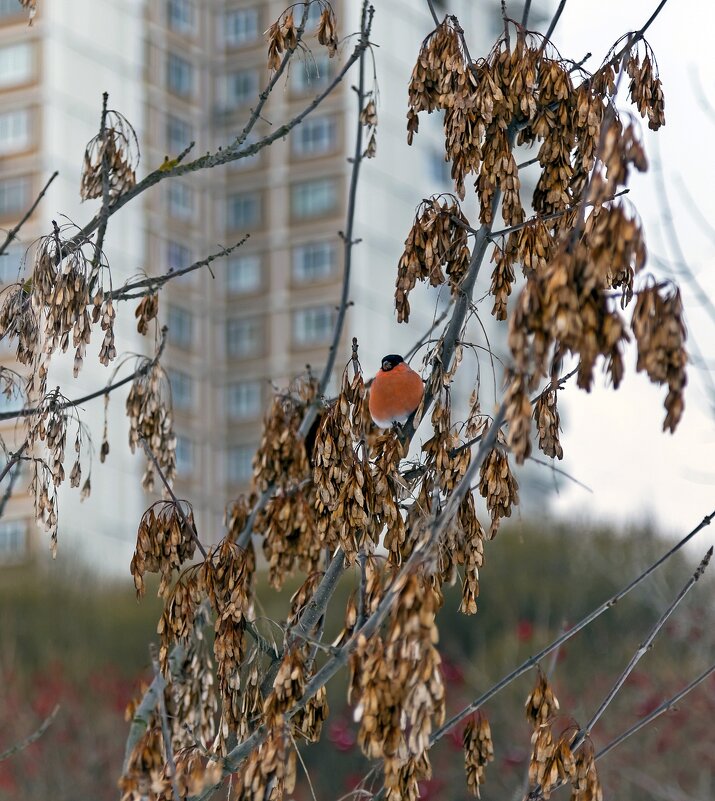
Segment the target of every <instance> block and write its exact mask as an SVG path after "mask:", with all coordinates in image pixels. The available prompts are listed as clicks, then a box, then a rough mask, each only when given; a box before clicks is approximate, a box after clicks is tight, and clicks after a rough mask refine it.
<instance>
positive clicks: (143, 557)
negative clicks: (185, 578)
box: [129, 501, 196, 603]
mask: <svg viewBox="0 0 715 801" xmlns="http://www.w3.org/2000/svg"><path fill="white" fill-rule="evenodd" d="M184 503H186V502H184ZM187 506H188V511H187V512H186V513H185V515H184V514H182V513H181V512H180V510H179V509H178V508H177V506H176V504H175V503H174V502H173V501H157V502H156V503H153V504H152V505H151V506H150V507H149V508H148V509H147V510H146V512H144V514H143V515H142V519H141V521H140V522H139V530H138V531H137V544H136V548H135V549H134V556H133V557H132V561H131V565H130V568H129V569H130V571H131V574H132V576H134V586H135V587H136V591H137V597H141V596H142V595H144V593H145V592H146V588H145V586H144V574H145V573H158V574H159V575H160V576H161V581H160V584H159V595H160V596H162V597H164V598H167V597H169V596H170V584H171V577H172V574H173V572H174V570H178V569H179V568H180V567H181V566H182V565H183V564H184V562H186V561H188V560H189V559H192V558H193V556H194V551H195V550H196V540H195V539H194V533H193V532H194V512H193V509H192V508H191V505H190V504H187ZM184 516H185V517H186V521H187V522H186V523H185V522H184ZM187 523H188V525H187ZM190 596H191V593H190V594H189V597H190ZM189 597H187V598H186V603H188V602H189ZM182 602H183V596H182Z"/></svg>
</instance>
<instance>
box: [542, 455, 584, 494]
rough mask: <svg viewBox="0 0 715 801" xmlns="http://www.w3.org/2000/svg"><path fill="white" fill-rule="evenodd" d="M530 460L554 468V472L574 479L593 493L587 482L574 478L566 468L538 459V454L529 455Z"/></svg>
mask: <svg viewBox="0 0 715 801" xmlns="http://www.w3.org/2000/svg"><path fill="white" fill-rule="evenodd" d="M527 458H528V459H529V460H530V461H532V462H534V463H535V464H540V465H542V466H543V467H548V468H549V470H552V471H553V472H554V473H558V474H559V475H560V476H563V477H564V478H567V479H568V480H569V481H573V483H574V484H577V485H578V486H579V487H581V489H585V490H586V492H590V493H591V494H592V495H593V490H592V489H591V487H589V486H588V485H587V484H584V483H583V482H581V481H579V480H578V479H577V478H574V476H572V475H571V474H570V473H567V472H566V471H565V470H561V469H560V468H558V467H556V465H555V464H551V462H545V461H544V460H543V459H538V458H537V457H536V456H529V457H527Z"/></svg>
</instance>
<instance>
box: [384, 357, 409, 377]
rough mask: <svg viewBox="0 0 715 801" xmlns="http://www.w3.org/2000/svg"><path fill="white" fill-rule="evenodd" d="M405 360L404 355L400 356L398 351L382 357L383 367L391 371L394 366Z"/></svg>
mask: <svg viewBox="0 0 715 801" xmlns="http://www.w3.org/2000/svg"><path fill="white" fill-rule="evenodd" d="M404 361H405V360H404V359H403V358H402V356H398V354H396V353H390V354H388V355H387V356H383V357H382V369H383V370H384V371H385V372H386V373H389V372H390V370H392V368H393V367H397V365H398V364H402V362H404Z"/></svg>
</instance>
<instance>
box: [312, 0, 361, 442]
mask: <svg viewBox="0 0 715 801" xmlns="http://www.w3.org/2000/svg"><path fill="white" fill-rule="evenodd" d="M374 13H375V10H374V8H373V7H372V6H369V7H368V6H367V4H366V3H363V8H362V19H361V24H360V30H369V29H370V28H371V27H372V17H373V14H374ZM355 91H356V95H357V98H356V99H357V114H356V115H355V119H356V120H357V129H356V131H355V151H354V153H353V159H352V170H351V173H350V189H349V192H348V211H347V222H346V225H345V233H344V234H343V235H342V238H343V245H344V265H343V287H342V291H341V293H340V305H339V306H338V314H337V317H336V318H335V327H334V329H333V340H332V342H331V344H330V348H329V349H328V360H327V362H326V364H325V368H324V369H323V372H322V375H321V376H320V381H319V382H318V395H319V396H321V395H323V394H324V393H325V390H326V388H327V386H328V382H329V381H330V376H331V374H332V372H333V367H334V365H335V358H336V357H337V355H338V345H339V343H340V337H341V336H342V333H343V326H344V324H345V315H346V313H347V309H348V296H349V292H350V274H351V267H352V255H353V246H354V245H355V240H354V239H353V231H354V229H355V207H356V200H357V188H358V179H359V177H360V165H361V164H362V160H363V158H364V154H363V148H362V139H363V122H362V119H361V113H362V110H363V107H364V105H365V51H364V50H363V51H362V53H361V54H360V61H359V78H358V87H357V89H356V90H355ZM317 413H318V407H317V405H315V404H313V405H311V406H310V407H309V408H308V409H307V410H306V413H305V416H304V417H303V421H302V423H301V425H300V429H299V430H298V436H300V437H303V438H305V436H306V435H307V433H308V431H310V428H311V426H312V425H313V421H314V420H315V417H316V415H317Z"/></svg>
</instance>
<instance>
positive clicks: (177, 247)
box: [166, 242, 192, 272]
mask: <svg viewBox="0 0 715 801" xmlns="http://www.w3.org/2000/svg"><path fill="white" fill-rule="evenodd" d="M191 258H192V257H191V249H190V248H188V247H186V245H182V244H181V243H180V242H168V243H167V245H166V261H167V263H168V267H169V271H170V272H178V271H179V270H185V269H186V268H187V267H190V266H191V264H192V262H191Z"/></svg>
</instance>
